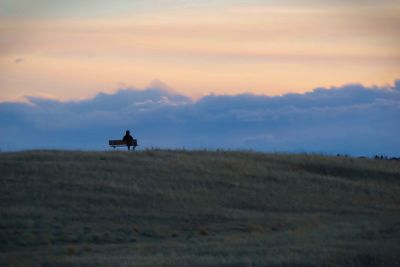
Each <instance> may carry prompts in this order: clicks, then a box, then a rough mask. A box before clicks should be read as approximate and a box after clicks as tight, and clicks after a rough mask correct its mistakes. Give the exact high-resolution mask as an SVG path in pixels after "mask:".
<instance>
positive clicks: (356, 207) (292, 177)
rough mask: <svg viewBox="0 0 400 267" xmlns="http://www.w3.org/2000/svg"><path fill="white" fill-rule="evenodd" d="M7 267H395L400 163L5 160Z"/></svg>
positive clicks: (105, 157)
mask: <svg viewBox="0 0 400 267" xmlns="http://www.w3.org/2000/svg"><path fill="white" fill-rule="evenodd" d="M0 177H1V179H0V215H1V219H0V241H1V242H0V266H191V267H195V266H400V163H399V162H394V161H380V160H369V159H353V158H336V157H325V156H318V155H279V154H260V153H251V152H207V151H165V150H149V151H141V152H131V153H128V152H63V151H32V152H20V153H1V154H0Z"/></svg>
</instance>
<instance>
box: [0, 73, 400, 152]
mask: <svg viewBox="0 0 400 267" xmlns="http://www.w3.org/2000/svg"><path fill="white" fill-rule="evenodd" d="M28 100H29V102H27V103H21V102H8V103H0V136H1V138H0V150H1V151H14V150H25V149H43V148H47V149H76V150H103V151H104V150H112V149H111V148H109V147H108V140H109V139H122V137H123V135H124V134H125V130H127V129H129V130H131V133H132V134H133V136H134V137H135V138H137V139H138V142H139V145H140V146H139V149H146V148H170V149H174V148H178V149H180V148H185V149H227V150H232V149H239V150H252V151H262V152H289V153H322V154H328V155H336V154H341V155H351V156H368V157H371V156H374V155H376V154H378V155H387V156H396V157H399V156H400V138H399V136H400V135H399V133H400V123H399V117H400V80H398V81H396V83H395V85H394V86H389V87H364V86H363V85H361V84H349V85H346V86H341V87H331V88H315V89H314V90H312V91H311V92H308V93H304V94H300V93H297V94H294V93H291V94H284V95H282V96H264V95H255V94H238V95H208V96H206V97H202V98H200V99H198V100H193V99H191V98H189V97H187V96H185V95H182V94H178V93H172V92H170V91H166V90H161V89H158V88H148V89H146V90H134V89H132V88H125V89H120V90H118V91H117V92H114V93H99V94H97V95H96V96H94V97H93V98H89V99H84V100H74V101H58V100H52V99H48V98H41V97H29V98H28ZM125 149H126V148H125Z"/></svg>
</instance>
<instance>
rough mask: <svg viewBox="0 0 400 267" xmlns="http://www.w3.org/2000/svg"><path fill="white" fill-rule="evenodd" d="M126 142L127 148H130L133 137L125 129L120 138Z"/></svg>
mask: <svg viewBox="0 0 400 267" xmlns="http://www.w3.org/2000/svg"><path fill="white" fill-rule="evenodd" d="M122 140H124V141H125V142H126V143H127V146H128V150H130V149H131V146H132V145H133V137H132V136H131V135H130V133H129V131H128V130H127V131H126V133H125V136H124V138H122Z"/></svg>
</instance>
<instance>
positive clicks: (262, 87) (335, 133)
mask: <svg viewBox="0 0 400 267" xmlns="http://www.w3.org/2000/svg"><path fill="white" fill-rule="evenodd" d="M399 48H400V2H399V1H398V0H380V1H376V0H363V1H361V0H348V1H345V0H324V1H321V0H319V1H318V0H296V1H295V0H281V1H278V0H264V1H261V0H247V1H245V0H229V1H227V0H214V1H204V0H203V1H200V0H191V1H190V0H146V1H134V0H118V1H109V0H79V1H78V0H69V1H64V0H35V1H31V0H0V137H1V138H0V151H12V150H25V149H46V148H52V149H53V148H54V149H57V148H59V149H89V150H105V149H109V148H108V147H107V140H108V139H118V138H119V137H120V136H121V134H123V133H124V132H125V130H127V129H130V130H131V131H132V132H133V133H134V136H135V137H137V138H138V139H139V144H141V146H140V148H151V147H160V148H183V147H185V148H190V149H192V148H194V149H197V148H200V149H202V148H211V149H218V148H224V149H250V150H257V151H268V152H271V151H277V152H296V153H297V152H317V153H328V154H337V153H339V154H349V155H363V156H371V155H373V154H386V155H392V156H400V155H399V153H400V152H399V151H400V139H399V138H398V136H400V124H399V120H398V118H400V49H399ZM26 136H29V139H27V138H26ZM121 137H122V136H121ZM21 140H22V141H21ZM60 140H62V141H60Z"/></svg>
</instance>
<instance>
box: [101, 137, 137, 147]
mask: <svg viewBox="0 0 400 267" xmlns="http://www.w3.org/2000/svg"><path fill="white" fill-rule="evenodd" d="M108 144H109V145H110V146H111V147H113V148H116V147H121V146H131V147H133V149H135V148H136V147H137V146H138V143H137V140H136V139H133V140H132V141H124V140H108Z"/></svg>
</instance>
